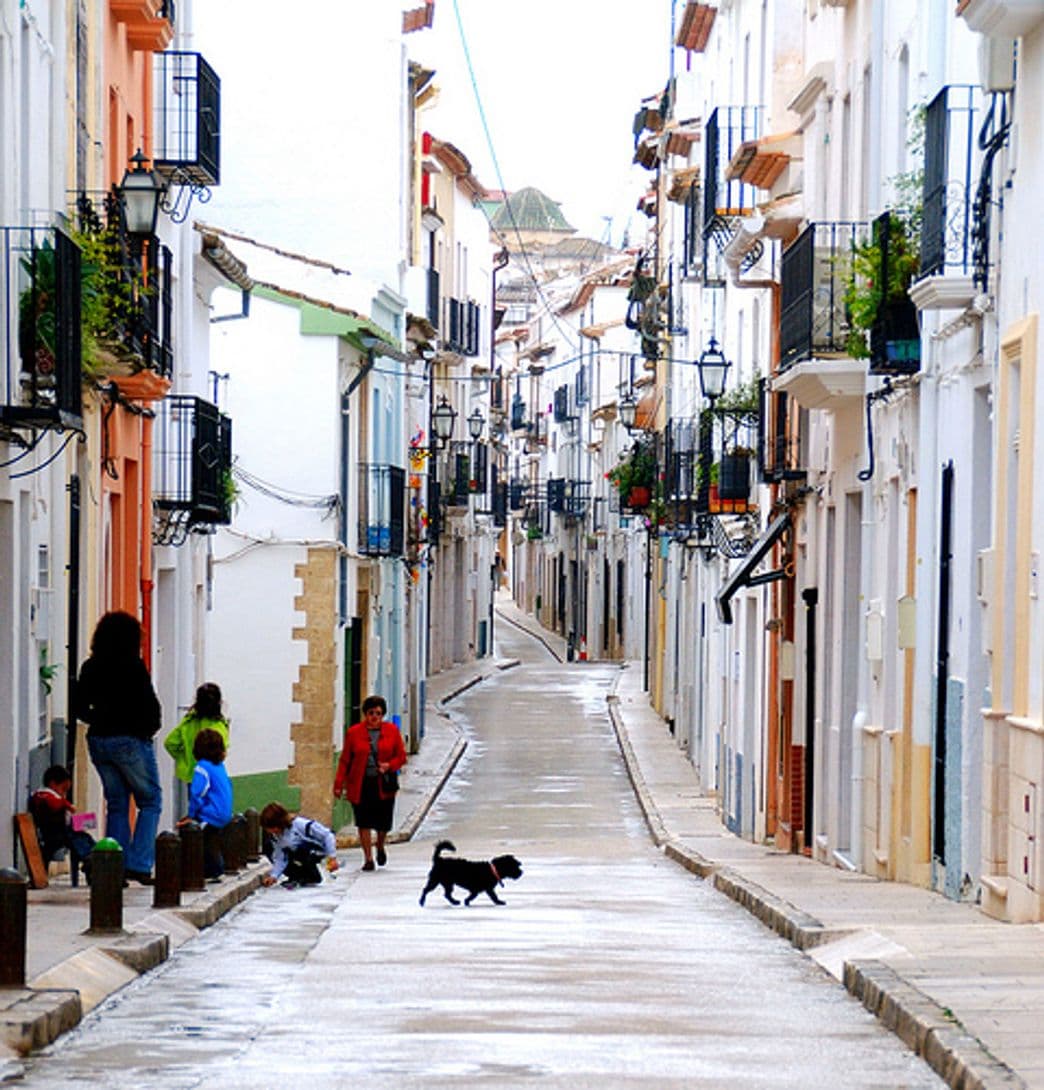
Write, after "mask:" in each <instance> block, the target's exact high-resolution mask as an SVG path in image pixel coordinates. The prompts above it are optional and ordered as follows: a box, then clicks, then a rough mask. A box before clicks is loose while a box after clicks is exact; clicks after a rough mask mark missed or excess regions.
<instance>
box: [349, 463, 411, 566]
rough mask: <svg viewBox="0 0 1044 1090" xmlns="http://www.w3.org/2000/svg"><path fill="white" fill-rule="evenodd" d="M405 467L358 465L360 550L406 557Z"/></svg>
mask: <svg viewBox="0 0 1044 1090" xmlns="http://www.w3.org/2000/svg"><path fill="white" fill-rule="evenodd" d="M405 515H406V470H405V469H403V468H402V467H401V466H392V465H382V464H376V463H362V464H360V466H359V521H358V527H359V552H360V553H362V555H363V556H403V555H404V554H405V547H406V533H405V529H406V519H405Z"/></svg>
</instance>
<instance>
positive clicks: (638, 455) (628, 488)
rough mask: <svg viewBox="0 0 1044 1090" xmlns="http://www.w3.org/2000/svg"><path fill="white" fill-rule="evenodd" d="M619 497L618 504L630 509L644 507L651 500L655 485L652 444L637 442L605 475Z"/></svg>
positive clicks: (654, 457)
mask: <svg viewBox="0 0 1044 1090" xmlns="http://www.w3.org/2000/svg"><path fill="white" fill-rule="evenodd" d="M606 478H607V479H608V480H609V482H610V484H612V486H613V487H614V488H615V489H616V491H617V493H618V494H619V496H620V502H621V503H624V504H626V505H628V506H630V507H645V506H646V505H647V504H648V503H649V501H650V499H652V490H653V486H654V485H655V484H656V454H655V452H654V450H653V447H652V444H651V443H649V442H642V441H641V440H639V441H638V442H637V443H635V444H634V446H633V447H632V448H631V449H630V450H629V451H627V452H626V453H625V454H624V455H623V456H622V457H621V458H620V460H619V461H618V462H617V463H616V465H615V466H613V468H612V469H610V470H609V472H608V473H607V474H606Z"/></svg>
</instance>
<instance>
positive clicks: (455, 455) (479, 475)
mask: <svg viewBox="0 0 1044 1090" xmlns="http://www.w3.org/2000/svg"><path fill="white" fill-rule="evenodd" d="M442 479H443V484H442V495H443V497H444V499H445V501H446V503H447V504H448V505H449V506H451V507H459V506H464V505H466V504H467V502H468V497H469V496H471V495H474V494H476V493H485V492H486V491H487V489H488V487H489V447H488V446H486V444H485V443H479V442H476V441H474V440H469V439H460V440H457V441H456V442H453V443H451V444H450V446H449V451H448V454H447V457H446V470H445V472H444V473H443V475H442Z"/></svg>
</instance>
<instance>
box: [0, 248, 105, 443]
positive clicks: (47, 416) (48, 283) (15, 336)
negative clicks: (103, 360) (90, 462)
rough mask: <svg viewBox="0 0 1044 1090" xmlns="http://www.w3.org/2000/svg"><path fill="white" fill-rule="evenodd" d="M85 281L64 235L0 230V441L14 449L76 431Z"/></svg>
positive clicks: (77, 250)
mask: <svg viewBox="0 0 1044 1090" xmlns="http://www.w3.org/2000/svg"><path fill="white" fill-rule="evenodd" d="M83 276H84V258H83V255H82V253H81V251H80V247H79V246H78V245H77V243H76V241H75V239H74V238H73V237H71V236H70V235H69V234H66V233H65V232H64V231H62V230H60V229H58V228H40V227H0V323H2V324H0V328H2V330H3V333H2V336H3V341H2V344H0V355H2V362H3V371H2V373H0V436H2V437H3V438H5V439H9V440H12V441H14V442H16V443H18V444H19V445H22V446H25V445H31V444H32V443H33V442H34V438H33V437H34V435H37V437H38V434H37V433H42V431H45V430H51V429H53V430H59V431H60V430H63V429H65V428H72V429H78V428H80V426H81V420H82V384H83V378H82V373H81V367H82V363H81V360H82V355H83V347H84V338H85V335H86V336H87V337H88V338H89V337H90V328H89V327H88V328H87V329H86V330H85V326H88V322H87V321H86V319H85V308H86V310H88V311H89V310H90V309H91V307H92V305H93V303H94V300H93V298H91V297H90V292H89V290H88V298H87V300H85V299H84V282H83ZM26 431H28V432H29V435H28V436H27V435H25V434H23V433H24V432H26Z"/></svg>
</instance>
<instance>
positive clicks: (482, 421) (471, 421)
mask: <svg viewBox="0 0 1044 1090" xmlns="http://www.w3.org/2000/svg"><path fill="white" fill-rule="evenodd" d="M485 426H486V418H485V417H484V416H483V415H482V412H481V410H480V409H479V407H478V406H477V405H476V406H475V408H474V409H473V410H472V411H471V415H470V416H469V417H468V434H469V435H470V436H471V438H472V439H478V438H479V437H480V436H481V435H482V429H483V428H484V427H485Z"/></svg>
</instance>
